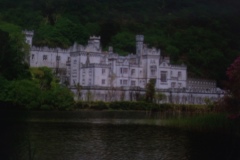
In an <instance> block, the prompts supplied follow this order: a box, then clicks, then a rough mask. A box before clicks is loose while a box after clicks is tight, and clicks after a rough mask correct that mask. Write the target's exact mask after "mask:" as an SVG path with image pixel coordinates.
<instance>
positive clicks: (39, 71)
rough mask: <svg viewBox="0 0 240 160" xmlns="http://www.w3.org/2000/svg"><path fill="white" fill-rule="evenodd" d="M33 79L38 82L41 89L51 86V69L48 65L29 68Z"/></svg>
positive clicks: (52, 77)
mask: <svg viewBox="0 0 240 160" xmlns="http://www.w3.org/2000/svg"><path fill="white" fill-rule="evenodd" d="M31 73H32V78H33V80H35V81H37V82H38V83H39V86H40V89H41V90H48V89H50V88H51V86H52V85H51V83H52V82H53V79H54V76H53V73H52V70H51V69H50V68H48V67H39V68H31Z"/></svg>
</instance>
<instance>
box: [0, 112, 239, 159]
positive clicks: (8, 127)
mask: <svg viewBox="0 0 240 160" xmlns="http://www.w3.org/2000/svg"><path fill="white" fill-rule="evenodd" d="M158 116H159V115H151V116H149V115H146V113H144V112H137V113H135V112H67V113H64V112H55V113H54V112H31V113H27V114H23V115H21V117H19V114H14V113H8V114H4V117H5V119H7V118H6V117H11V119H15V120H14V121H10V120H7V121H6V122H4V121H2V123H1V124H2V125H1V126H2V130H1V148H2V149H1V154H0V159H13V160H15V159H17V160H18V159H19V160H28V159H33V160H135V159H136V160H206V159H207V160H208V159H209V160H213V159H217V160H221V159H222V160H235V159H236V160H239V159H240V153H239V152H240V141H239V140H238V139H236V138H234V137H231V136H226V135H222V134H221V133H219V134H209V133H208V134H203V133H202V134H199V133H198V134H197V133H190V132H184V131H179V130H177V129H168V128H164V127H161V126H159V125H155V124H154V123H149V119H153V120H156V119H159V118H160V117H158ZM13 117H14V118H13ZM20 118H22V120H19V119H20ZM26 119H27V121H26ZM139 119H141V120H139ZM144 121H145V122H146V123H143V122H144ZM156 124H158V123H156Z"/></svg>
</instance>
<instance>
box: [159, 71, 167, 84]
mask: <svg viewBox="0 0 240 160" xmlns="http://www.w3.org/2000/svg"><path fill="white" fill-rule="evenodd" d="M160 75H161V77H160V79H161V82H167V71H161V73H160Z"/></svg>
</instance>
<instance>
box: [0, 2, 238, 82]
mask: <svg viewBox="0 0 240 160" xmlns="http://www.w3.org/2000/svg"><path fill="white" fill-rule="evenodd" d="M239 7H240V2H239V1H237V0H211V1H209V0H181V1H179V0H149V1H146V0H131V1H129V0H121V1H120V0H18V1H16V0H1V2H0V25H1V24H6V23H11V24H14V25H16V26H20V27H21V28H22V29H29V30H34V31H35V37H34V45H37V46H43V45H48V46H50V47H55V46H60V47H62V48H67V47H69V46H70V45H72V44H73V43H74V41H77V42H78V43H81V44H85V43H86V42H87V39H88V37H89V36H90V35H99V36H101V40H102V45H103V46H102V47H103V48H104V49H106V48H107V46H109V45H112V46H113V47H114V51H115V52H118V53H120V54H123V55H124V54H126V53H128V52H130V53H131V52H133V53H134V52H135V40H134V39H135V34H144V35H145V42H146V43H147V44H149V46H156V47H158V48H161V51H162V55H164V56H170V57H171V58H172V61H173V62H174V63H179V64H181V63H185V64H186V65H187V66H188V71H189V76H192V77H194V76H195V77H201V78H212V79H217V80H219V81H220V80H222V79H224V78H225V71H226V68H227V67H228V66H229V64H230V63H231V62H232V61H233V60H234V59H235V58H236V57H237V55H239V53H238V52H239V50H240V39H239V37H240V32H239V28H240V12H239Z"/></svg>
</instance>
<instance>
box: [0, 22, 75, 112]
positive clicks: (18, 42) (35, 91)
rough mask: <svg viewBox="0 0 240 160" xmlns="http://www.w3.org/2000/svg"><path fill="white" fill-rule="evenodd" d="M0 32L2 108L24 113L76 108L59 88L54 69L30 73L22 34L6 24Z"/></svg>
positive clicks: (71, 100) (68, 94)
mask: <svg viewBox="0 0 240 160" xmlns="http://www.w3.org/2000/svg"><path fill="white" fill-rule="evenodd" d="M7 26H8V27H7ZM1 29H3V30H4V31H2V30H1ZM1 29H0V88H1V89H0V105H1V107H4V105H5V107H6V105H9V106H15V107H17V108H25V109H55V110H66V109H70V108H71V107H72V106H73V104H74V100H73V94H72V93H71V91H70V90H69V89H67V88H66V87H64V86H61V85H60V84H58V81H57V79H56V78H55V77H54V75H53V73H52V70H51V69H49V68H46V67H42V68H31V69H29V66H28V65H27V62H26V57H28V47H27V45H26V44H25V40H24V36H23V35H22V34H21V30H19V29H18V27H16V26H14V25H10V24H6V23H5V24H4V25H3V24H2V26H1Z"/></svg>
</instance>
